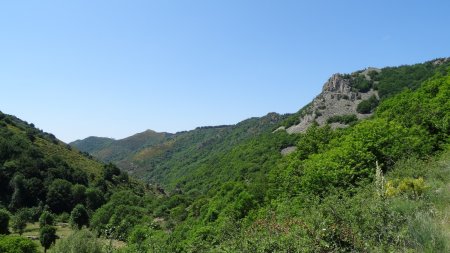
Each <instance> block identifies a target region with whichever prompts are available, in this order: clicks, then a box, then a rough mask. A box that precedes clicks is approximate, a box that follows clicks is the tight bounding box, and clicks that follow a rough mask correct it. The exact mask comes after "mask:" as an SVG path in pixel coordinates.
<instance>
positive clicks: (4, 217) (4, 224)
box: [0, 209, 10, 235]
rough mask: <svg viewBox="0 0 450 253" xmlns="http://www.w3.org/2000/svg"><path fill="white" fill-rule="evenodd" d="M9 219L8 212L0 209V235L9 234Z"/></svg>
mask: <svg viewBox="0 0 450 253" xmlns="http://www.w3.org/2000/svg"><path fill="white" fill-rule="evenodd" d="M9 219H10V216H9V212H8V211H6V210H4V209H0V234H3V235H7V234H9V229H8V226H9Z"/></svg>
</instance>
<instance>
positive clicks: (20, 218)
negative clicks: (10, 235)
mask: <svg viewBox="0 0 450 253" xmlns="http://www.w3.org/2000/svg"><path fill="white" fill-rule="evenodd" d="M30 216H31V215H30V212H28V210H26V209H20V210H19V211H17V212H16V213H15V214H14V215H13V217H12V226H11V227H12V229H13V231H14V232H16V233H18V234H19V235H22V233H23V231H24V229H25V228H26V226H27V222H29V221H30Z"/></svg>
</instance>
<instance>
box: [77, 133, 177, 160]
mask: <svg viewBox="0 0 450 253" xmlns="http://www.w3.org/2000/svg"><path fill="white" fill-rule="evenodd" d="M170 136H171V134H169V133H157V132H155V131H152V130H147V131H144V132H142V133H138V134H135V135H133V136H130V137H127V138H125V139H121V140H114V139H110V138H104V137H94V136H91V137H88V138H86V139H84V140H77V141H74V142H72V143H70V144H69V145H71V146H73V147H75V148H77V149H79V150H81V151H83V152H88V153H89V154H91V155H93V156H95V157H96V158H98V159H100V160H101V161H103V162H118V161H120V160H121V159H123V158H125V157H127V156H128V155H130V154H132V153H134V152H136V151H137V150H139V149H142V148H145V147H148V146H153V145H157V144H159V143H161V142H163V141H164V140H165V139H166V138H168V137H170Z"/></svg>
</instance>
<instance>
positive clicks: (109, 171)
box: [0, 112, 143, 213]
mask: <svg viewBox="0 0 450 253" xmlns="http://www.w3.org/2000/svg"><path fill="white" fill-rule="evenodd" d="M108 175H111V176H108ZM122 186H123V189H136V190H138V189H139V188H141V190H142V188H143V187H142V185H140V183H137V182H136V181H135V180H130V179H129V178H128V175H126V174H124V173H121V172H120V171H119V170H118V169H117V168H115V167H114V166H106V165H104V164H102V163H100V162H98V161H96V160H94V159H92V157H90V156H89V155H86V154H82V153H80V152H78V151H75V150H72V148H71V147H70V146H69V145H66V144H65V143H63V142H61V141H59V140H58V139H56V137H55V136H54V135H52V134H48V133H45V132H43V131H41V130H39V129H36V128H35V127H34V125H33V124H28V123H27V122H25V121H22V120H20V119H18V118H16V117H14V116H11V115H7V114H3V113H1V112H0V187H1V191H0V206H3V207H8V208H9V209H10V210H12V211H13V212H14V211H16V210H19V209H21V208H31V207H36V206H38V205H39V206H41V208H42V207H43V206H44V205H48V206H49V207H50V209H51V211H53V212H55V213H60V212H70V211H71V210H72V207H74V206H75V205H76V204H79V203H83V204H85V205H86V204H87V203H85V202H84V201H85V200H84V198H81V199H78V198H75V197H74V196H72V193H71V192H72V190H73V189H72V188H73V187H75V188H79V189H84V190H83V191H86V190H91V191H92V192H95V194H99V195H102V196H103V195H105V194H110V193H112V192H114V191H115V190H119V188H121V187H122ZM61 187H62V188H61ZM75 188H74V189H75ZM52 189H53V190H52ZM56 189H59V190H56ZM61 189H65V190H67V191H66V193H67V195H64V193H62V192H61V193H60V192H59V191H62V190H61ZM141 190H140V191H141ZM60 194H62V195H60ZM83 194H84V193H83ZM97 202H98V203H96V204H95V205H91V206H90V208H92V210H94V209H95V208H97V207H98V206H100V205H101V204H102V201H100V200H98V201H97ZM91 204H92V203H91ZM41 211H42V210H41Z"/></svg>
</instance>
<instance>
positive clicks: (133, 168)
mask: <svg viewBox="0 0 450 253" xmlns="http://www.w3.org/2000/svg"><path fill="white" fill-rule="evenodd" d="M284 118H285V116H281V115H278V114H276V113H269V114H268V115H266V116H264V117H261V118H251V119H248V120H245V121H242V122H240V123H238V124H236V125H228V126H215V127H198V128H196V129H194V130H191V131H185V132H179V133H176V134H172V135H171V134H164V135H163V134H158V133H154V132H150V131H148V132H144V133H142V134H138V135H134V136H131V137H128V138H126V139H123V140H118V141H115V142H113V143H111V144H108V145H106V146H104V147H102V148H100V149H97V150H95V151H92V152H90V154H92V155H93V156H95V157H97V158H99V159H101V160H106V161H113V162H115V163H116V164H117V165H118V166H119V167H120V168H122V169H124V170H126V171H128V172H130V173H131V174H132V175H135V176H137V177H139V178H143V179H145V180H147V181H148V182H151V183H157V184H162V185H164V186H165V187H168V188H170V189H173V188H176V187H180V186H181V185H182V184H185V183H186V182H187V180H188V179H185V178H184V176H185V175H188V176H189V177H191V176H193V175H194V174H195V175H197V174H198V173H199V172H198V170H201V169H200V167H201V166H199V165H201V164H202V163H211V162H212V161H214V160H217V157H221V156H223V155H224V154H225V153H226V152H229V151H230V150H232V149H233V147H235V146H237V145H238V144H241V143H243V142H245V141H247V140H249V139H252V138H255V137H256V136H259V135H261V134H262V133H270V132H271V131H273V129H274V127H275V126H277V125H278V124H279V123H280V122H281V121H282V120H283V119H284ZM148 133H152V138H151V141H149V138H147V137H148V135H147V134H148ZM144 134H145V135H144ZM155 134H157V135H158V136H159V137H160V138H154V137H153V136H154V135H155ZM90 139H91V137H90V138H88V139H85V140H84V141H81V142H80V141H78V142H76V143H72V145H74V146H75V147H78V148H79V149H80V150H81V151H84V152H89V151H88V149H87V148H86V147H87V146H89V145H88V144H89V142H90ZM130 143H131V145H129V144H130ZM137 143H139V145H136V144H137ZM112 149H114V150H120V152H119V153H120V155H116V156H115V157H114V158H113V159H112V160H109V159H105V156H103V154H105V153H108V152H110V151H111V150H112ZM116 154H118V153H116ZM208 173H216V172H214V171H212V170H210V171H209V172H208Z"/></svg>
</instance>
